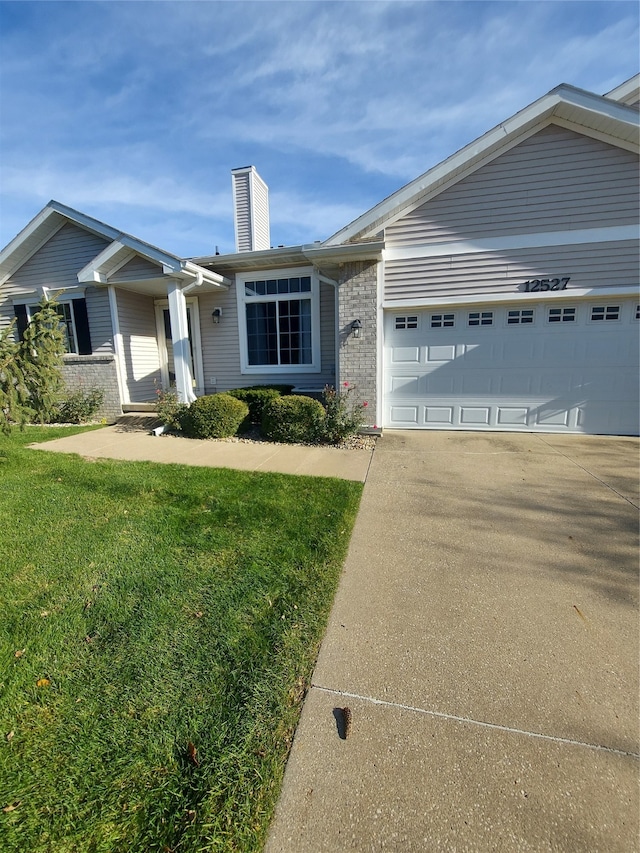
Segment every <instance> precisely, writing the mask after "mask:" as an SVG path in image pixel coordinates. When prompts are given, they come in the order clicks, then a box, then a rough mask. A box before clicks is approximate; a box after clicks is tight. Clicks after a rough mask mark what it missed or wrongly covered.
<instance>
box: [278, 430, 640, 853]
mask: <svg viewBox="0 0 640 853" xmlns="http://www.w3.org/2000/svg"><path fill="white" fill-rule="evenodd" d="M637 507H638V441H637V440H636V439H629V438H619V439H617V438H598V437H581V436H552V435H544V436H543V435H540V436H536V435H532V434H509V435H507V434H497V433H494V434H481V433H454V432H450V433H444V432H427V433H423V432H387V433H385V435H384V436H383V438H382V439H381V440H379V441H378V444H377V447H376V450H375V453H374V458H373V462H372V466H371V470H370V472H369V476H368V478H367V482H366V485H365V489H364V495H363V500H362V505H361V509H360V512H359V515H358V519H357V522H356V527H355V530H354V535H353V538H352V541H351V547H350V550H349V555H348V558H347V562H346V565H345V570H344V572H343V576H342V579H341V584H340V587H339V591H338V594H337V598H336V601H335V604H334V607H333V610H332V613H331V617H330V623H329V627H328V631H327V634H326V637H325V640H324V643H323V645H322V648H321V652H320V657H319V660H318V663H317V667H316V670H315V673H314V676H313V686H312V688H311V690H310V692H309V694H308V696H307V699H306V702H305V705H304V709H303V713H302V718H301V721H300V725H299V727H298V730H297V733H296V737H295V740H294V744H293V749H292V752H291V756H290V759H289V763H288V766H287V771H286V775H285V782H284V788H283V792H282V796H281V799H280V802H279V805H278V809H277V813H276V818H275V821H274V824H273V826H272V830H271V833H270V837H269V840H268V842H267V846H266V853H319V851H330V853H340V851H347V850H349V851H353V850H355V851H379V850H380V851H382V850H386V851H389V850H393V851H421V853H422V851H427V853H428V851H438V850H441V851H572V853H573V851H585V853H587V851H588V853H594V851H603V853H605V851H606V853H615V852H616V851H620V853H622V851H624V853H629V852H630V851H636V850H638V766H639V764H638V752H639V745H638V719H639V716H638V618H637V613H638V610H637V604H638V577H637V569H638V551H637V531H638V513H637ZM344 706H348V707H349V708H350V709H351V713H352V725H351V731H350V733H349V735H348V737H347V738H346V739H343V738H341V737H340V735H339V726H338V722H340V720H341V715H340V713H339V711H338V709H340V708H342V707H344Z"/></svg>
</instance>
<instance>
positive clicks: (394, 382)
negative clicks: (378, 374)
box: [389, 376, 420, 396]
mask: <svg viewBox="0 0 640 853" xmlns="http://www.w3.org/2000/svg"><path fill="white" fill-rule="evenodd" d="M389 390H390V391H391V393H392V394H404V395H405V396H406V395H409V396H415V395H416V394H419V393H420V377H419V376H392V377H391V381H390V382H389Z"/></svg>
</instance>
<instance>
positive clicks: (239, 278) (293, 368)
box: [236, 267, 321, 375]
mask: <svg viewBox="0 0 640 853" xmlns="http://www.w3.org/2000/svg"><path fill="white" fill-rule="evenodd" d="M302 276H309V277H310V278H311V291H310V293H309V294H308V295H307V294H306V293H281V294H277V293H274V294H266V295H264V296H247V295H246V294H245V283H246V282H247V281H263V280H268V279H272V278H299V277H302ZM294 299H296V300H297V299H308V300H309V301H310V302H311V363H310V364H249V347H248V342H247V311H246V307H247V305H248V304H251V303H256V302H290V301H291V300H294ZM236 300H237V305H238V330H239V343H240V373H242V374H253V375H257V374H263V375H264V374H287V373H320V370H321V347H320V279H319V278H318V275H317V273H316V272H315V270H314V268H313V267H293V268H289V269H277V270H255V271H252V272H246V273H236Z"/></svg>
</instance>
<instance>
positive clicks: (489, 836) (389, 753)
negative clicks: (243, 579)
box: [265, 689, 638, 853]
mask: <svg viewBox="0 0 640 853" xmlns="http://www.w3.org/2000/svg"><path fill="white" fill-rule="evenodd" d="M344 705H348V706H349V708H350V709H351V712H352V727H351V734H350V735H349V736H348V737H347V739H346V740H341V739H340V737H339V735H338V732H337V727H336V721H335V717H334V709H335V708H340V707H342V706H344ZM637 769H638V768H637V762H636V761H634V759H633V758H630V757H628V756H624V755H619V754H617V753H613V752H608V751H604V750H593V749H589V748H587V747H584V746H579V745H572V744H567V743H562V742H560V741H554V740H552V739H549V738H534V737H531V736H529V735H527V734H524V733H519V732H510V731H506V730H503V729H490V728H486V727H482V726H477V725H475V724H473V723H469V722H464V721H460V720H455V719H448V718H443V717H437V716H433V715H430V714H425V713H421V712H419V711H416V710H411V709H405V708H397V707H393V706H385V705H379V704H375V703H372V702H368V701H365V700H360V699H354V698H353V697H345V696H341V695H339V694H333V693H329V692H325V691H323V690H319V689H312V690H311V692H310V694H309V695H308V697H307V700H306V702H305V706H304V711H303V714H302V719H301V722H300V725H299V727H298V732H297V734H296V739H295V742H294V745H293V749H292V752H291V757H290V759H289V765H288V767H287V774H286V776H285V784H284V788H283V791H282V795H281V798H280V802H279V804H278V809H277V812H276V820H275V822H274V825H273V828H272V832H271V834H270V836H269V840H268V842H267V845H266V848H265V853H338V851H347V850H348V851H362V853H364V851H367V853H370V851H403V853H404V851H410V852H411V851H415V853H431V851H444V853H449V851H456V850H457V851H496V853H500V851H504V853H513V851H515V850H517V851H536V853H539V851H543V850H544V851H589V853H629V851H632V850H635V849H637V838H638V817H637V811H636V810H635V809H634V804H635V803H636V802H637ZM622 814H625V815H626V818H622V819H621V815H622Z"/></svg>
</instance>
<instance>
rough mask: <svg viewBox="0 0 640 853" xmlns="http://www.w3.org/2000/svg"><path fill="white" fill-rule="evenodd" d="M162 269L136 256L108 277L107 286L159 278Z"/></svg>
mask: <svg viewBox="0 0 640 853" xmlns="http://www.w3.org/2000/svg"><path fill="white" fill-rule="evenodd" d="M162 275H163V272H162V267H160V266H159V265H158V264H154V263H152V262H151V261H148V260H147V259H146V258H141V257H139V256H138V255H136V257H135V258H132V259H131V260H130V261H128V262H127V263H126V264H125V265H124V266H123V267H121V268H120V269H119V270H117V272H115V273H114V274H113V275H110V276H109V284H118V283H122V282H128V281H141V280H144V279H148V278H161V277H162Z"/></svg>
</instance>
